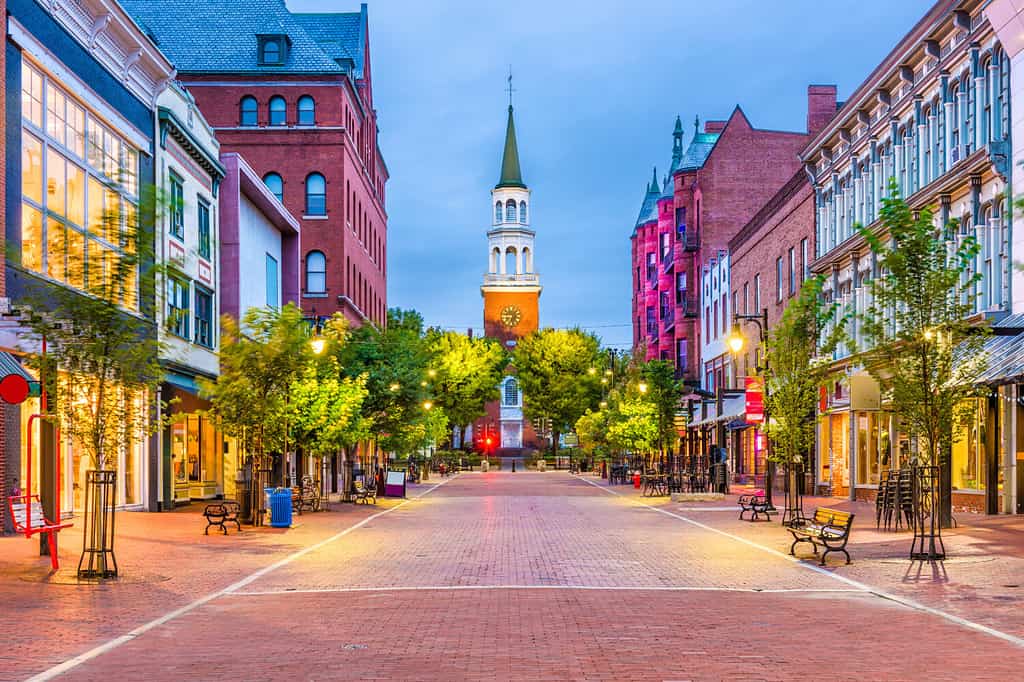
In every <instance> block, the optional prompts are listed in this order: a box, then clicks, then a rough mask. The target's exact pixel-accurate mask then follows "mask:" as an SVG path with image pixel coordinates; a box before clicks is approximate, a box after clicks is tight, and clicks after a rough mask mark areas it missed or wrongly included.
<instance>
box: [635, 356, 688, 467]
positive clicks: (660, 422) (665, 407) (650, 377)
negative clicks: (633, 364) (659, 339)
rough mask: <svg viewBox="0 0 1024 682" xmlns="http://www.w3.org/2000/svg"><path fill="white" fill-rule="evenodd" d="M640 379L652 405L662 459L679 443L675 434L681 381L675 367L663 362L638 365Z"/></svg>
mask: <svg viewBox="0 0 1024 682" xmlns="http://www.w3.org/2000/svg"><path fill="white" fill-rule="evenodd" d="M639 375H640V378H641V379H642V380H643V382H644V385H645V386H646V387H647V390H646V391H645V392H644V393H643V397H645V398H646V399H647V400H648V401H649V402H650V403H651V404H652V405H654V407H655V410H656V416H657V427H658V450H659V452H660V454H661V456H662V457H664V456H665V451H666V450H668V454H669V455H671V454H672V453H673V451H674V449H675V447H676V443H677V442H678V441H679V434H678V433H677V432H676V425H675V419H676V412H677V411H678V410H679V400H680V397H681V396H682V387H683V384H682V381H680V380H678V379H676V376H675V367H674V366H673V365H672V363H670V362H666V361H664V360H651V361H650V362H645V363H643V364H642V365H640V371H639Z"/></svg>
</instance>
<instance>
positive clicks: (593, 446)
mask: <svg viewBox="0 0 1024 682" xmlns="http://www.w3.org/2000/svg"><path fill="white" fill-rule="evenodd" d="M609 418H610V413H609V411H608V409H607V408H604V409H598V410H587V412H586V414H584V415H583V416H582V417H580V418H579V419H577V420H576V436H577V437H578V438H579V440H580V449H581V450H582V451H583V452H585V453H587V454H588V455H590V456H592V457H594V458H595V460H596V459H597V458H600V457H605V456H607V455H608V453H609V450H610V449H611V444H610V443H609V441H608V426H609Z"/></svg>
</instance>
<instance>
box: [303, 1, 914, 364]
mask: <svg viewBox="0 0 1024 682" xmlns="http://www.w3.org/2000/svg"><path fill="white" fill-rule="evenodd" d="M932 4H933V0H895V1H894V0H858V1H857V2H822V1H821V0H781V1H778V2H764V1H763V0H716V1H715V2H704V1H699V2H698V1H694V0H645V1H644V2H641V3H639V4H633V3H631V2H607V1H602V0H588V1H581V0H571V1H563V0H545V1H541V0H515V1H514V2H494V1H492V0H442V1H440V2H424V1H423V0H376V1H371V2H369V3H368V5H369V28H370V54H371V68H372V77H373V92H374V102H375V106H376V109H377V112H378V125H379V128H380V135H379V142H380V147H381V149H382V151H383V154H384V159H385V161H386V163H387V165H388V169H389V171H390V173H391V179H390V181H389V182H388V185H387V211H388V305H389V306H390V307H401V308H413V309H416V310H418V311H419V312H420V313H421V314H422V315H423V317H424V319H425V321H426V323H427V324H428V325H432V326H437V327H444V328H451V329H455V330H458V331H465V330H466V329H468V328H473V329H474V331H475V332H476V333H480V331H481V330H482V328H483V300H482V298H481V296H480V284H481V281H482V279H483V273H484V271H485V270H486V269H487V234H486V233H487V230H488V229H489V228H490V226H491V211H492V203H491V195H490V190H491V189H492V188H493V187H494V185H495V183H496V182H497V181H498V175H499V171H500V164H501V152H502V148H503V144H504V135H505V121H506V110H507V107H508V94H507V93H506V91H505V88H506V87H507V82H506V78H507V76H508V71H509V67H510V66H511V69H512V74H513V87H514V89H515V92H514V105H515V117H516V133H517V136H518V140H519V156H520V160H521V163H522V171H523V179H524V180H525V182H526V184H527V185H529V187H530V189H531V191H532V196H531V227H532V228H533V229H534V230H535V231H536V233H537V238H536V239H537V241H536V251H535V266H536V269H537V271H538V272H539V273H540V277H541V284H542V285H543V287H544V291H543V294H542V295H541V299H540V306H541V309H540V317H541V326H551V327H572V326H580V327H582V328H584V329H588V330H591V331H593V332H595V333H596V334H598V336H600V337H601V339H602V341H603V343H604V344H605V345H608V346H614V347H618V348H626V347H628V346H629V345H630V342H631V339H632V330H631V326H630V243H629V236H630V234H631V233H632V231H633V227H634V225H635V223H636V219H637V214H638V213H639V210H640V204H641V201H642V199H643V194H644V190H645V187H646V184H647V183H649V182H650V178H651V169H652V167H653V166H657V167H658V172H659V177H661V174H662V173H664V172H665V171H666V170H667V168H668V165H669V162H670V160H671V150H672V127H673V125H674V123H675V117H676V115H677V114H678V115H680V116H681V117H682V120H683V123H684V130H685V131H686V134H685V137H684V138H683V145H684V147H685V146H686V145H688V144H689V141H690V138H691V136H692V133H693V120H694V117H695V116H700V118H701V120H702V121H704V120H706V119H725V118H727V117H728V116H729V114H730V113H731V112H732V110H733V108H734V107H735V106H736V105H737V104H739V105H740V106H742V107H743V110H744V111H745V112H746V114H747V116H748V118H749V119H750V121H751V123H752V124H753V125H754V127H756V128H766V129H773V130H797V131H802V130H804V129H805V127H806V113H807V112H806V106H807V99H806V91H807V85H808V84H810V83H834V84H836V85H838V87H839V99H840V100H843V99H845V98H846V97H848V96H849V95H850V93H851V92H853V90H855V89H856V88H857V86H858V85H860V83H861V82H862V81H863V80H864V79H865V78H866V77H867V75H868V74H869V73H870V72H871V70H872V69H873V68H874V67H875V66H876V65H877V64H878V63H879V62H880V61H881V60H882V59H883V58H884V57H885V55H887V54H888V53H889V51H890V50H891V49H892V48H893V46H894V45H895V44H896V42H897V41H898V40H900V39H901V38H902V37H903V36H904V35H905V34H906V33H907V32H908V31H909V30H910V29H911V27H912V26H913V25H914V24H915V23H916V22H917V21H918V19H920V18H921V16H923V15H924V13H925V12H926V10H927V9H928V8H929V7H930V6H931V5H932ZM288 6H289V8H290V9H292V10H293V11H357V10H358V9H359V5H358V2H356V1H355V0H351V1H347V0H346V1H339V0H288Z"/></svg>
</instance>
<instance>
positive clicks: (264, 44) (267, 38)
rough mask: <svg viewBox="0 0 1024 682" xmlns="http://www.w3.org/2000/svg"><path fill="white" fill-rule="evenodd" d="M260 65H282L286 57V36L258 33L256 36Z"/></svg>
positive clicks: (287, 42) (287, 41)
mask: <svg viewBox="0 0 1024 682" xmlns="http://www.w3.org/2000/svg"><path fill="white" fill-rule="evenodd" d="M256 41H257V43H256V45H257V49H258V51H259V64H260V66H284V63H285V60H287V58H288V44H289V40H288V36H286V35H260V36H256Z"/></svg>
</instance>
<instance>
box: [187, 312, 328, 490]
mask: <svg viewBox="0 0 1024 682" xmlns="http://www.w3.org/2000/svg"><path fill="white" fill-rule="evenodd" d="M221 326H222V333H221V352H220V376H219V377H218V378H217V380H216V381H206V380H200V382H199V385H200V390H201V392H202V394H203V396H204V397H206V398H207V399H209V400H210V402H211V404H212V406H211V409H210V412H211V413H212V414H213V416H215V417H216V418H217V419H218V420H219V422H220V424H221V428H223V430H224V432H225V433H226V434H228V435H229V436H233V437H235V438H237V439H238V442H239V445H240V447H241V450H242V452H243V453H245V456H246V458H247V459H248V460H249V461H250V463H253V461H252V459H253V458H255V464H256V465H257V467H258V468H267V467H266V464H267V458H268V457H269V456H270V455H271V453H274V452H284V450H285V447H286V444H287V440H288V417H289V416H290V415H291V414H292V411H293V409H292V407H291V405H290V399H291V397H292V393H293V387H294V385H295V384H296V383H297V382H298V381H299V380H300V378H301V377H302V376H303V375H304V373H305V372H306V371H307V369H308V367H309V366H310V364H311V363H312V356H313V351H312V349H311V348H310V344H309V328H308V325H307V324H306V323H305V321H304V319H303V316H302V311H301V310H299V309H298V308H297V307H296V306H294V305H292V304H288V305H286V306H284V307H282V308H280V309H274V308H251V309H249V310H248V311H247V312H246V313H245V315H244V316H243V318H242V322H241V323H239V322H237V321H236V320H235V319H234V318H232V317H231V316H229V315H225V316H224V317H223V318H222V320H221ZM253 489H254V490H255V489H256V486H253Z"/></svg>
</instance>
